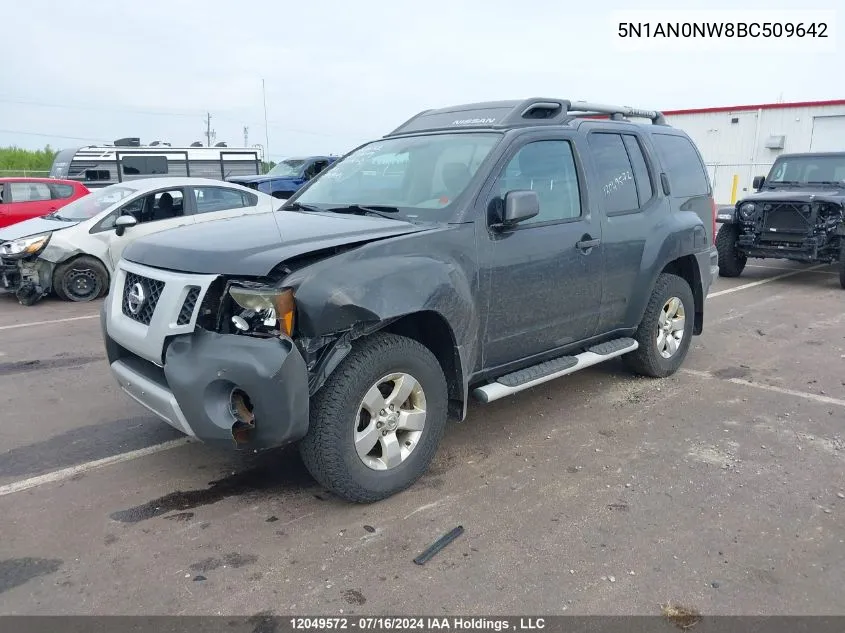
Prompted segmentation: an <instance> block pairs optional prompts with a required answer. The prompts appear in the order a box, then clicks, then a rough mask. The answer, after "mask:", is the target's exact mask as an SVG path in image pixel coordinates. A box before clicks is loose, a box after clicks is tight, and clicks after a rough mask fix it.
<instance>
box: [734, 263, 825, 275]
mask: <svg viewBox="0 0 845 633" xmlns="http://www.w3.org/2000/svg"><path fill="white" fill-rule="evenodd" d="M745 267H746V268H766V269H768V270H796V269H795V268H786V267H785V266H765V265H763V264H746V266H745ZM801 272H802V273H816V274H817V275H838V274H839V273H838V272H834V271H832V270H810V269H809V268H808V269H806V270H802V271H801Z"/></svg>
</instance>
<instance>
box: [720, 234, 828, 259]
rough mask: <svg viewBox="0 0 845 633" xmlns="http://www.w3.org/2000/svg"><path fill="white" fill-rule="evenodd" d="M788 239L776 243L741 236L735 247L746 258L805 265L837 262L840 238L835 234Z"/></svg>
mask: <svg viewBox="0 0 845 633" xmlns="http://www.w3.org/2000/svg"><path fill="white" fill-rule="evenodd" d="M767 237H768V236H767ZM790 237H792V239H783V240H777V241H776V240H774V239H771V238H770V239H768V240H763V239H760V237H759V236H757V235H753V234H752V235H741V236H740V237H739V238H738V239H737V243H736V245H737V248H739V249H740V250H741V251H742V252H743V253H744V254H745V255H746V256H747V257H757V258H760V259H766V258H775V259H789V260H793V261H797V262H804V263H807V264H814V263H826V264H831V263H834V262H836V261H838V260H839V245H840V238H839V236H837V235H835V234H833V235H824V234H822V235H813V236H808V237H805V236H800V237H793V236H790Z"/></svg>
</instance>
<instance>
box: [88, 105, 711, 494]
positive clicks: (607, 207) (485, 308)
mask: <svg viewBox="0 0 845 633" xmlns="http://www.w3.org/2000/svg"><path fill="white" fill-rule="evenodd" d="M629 117H636V118H645V119H648V120H649V122H647V123H645V124H643V123H634V122H632V121H630V120H629ZM374 165H390V166H391V169H390V172H391V173H390V174H386V171H387V170H385V169H381V170H378V169H373V166H374ZM385 178H386V180H385ZM714 229H715V205H714V202H713V197H712V193H711V186H710V181H709V179H708V176H707V172H706V171H705V167H704V164H703V161H702V159H701V156H700V154H699V152H698V150H697V149H696V147H695V145H694V144H693V142H692V141H691V140H690V139H689V137H688V136H687V135H686V134H684V133H683V132H682V131H680V130H678V129H675V128H672V127H671V126H669V125H668V124H667V123H666V121H665V119H664V118H663V116H662V114H661V113H660V112H655V111H648V110H635V109H632V108H627V107H616V106H603V105H596V104H589V103H584V102H570V101H567V100H559V99H527V100H522V101H517V100H514V101H500V102H489V103H477V104H470V105H463V106H456V107H449V108H444V109H437V110H427V111H424V112H421V113H420V114H418V115H416V116H414V117H413V118H411V119H410V120H408V121H407V122H405V123H404V124H403V125H401V126H400V127H399V128H397V129H396V130H394V131H393V132H392V133H390V134H388V135H386V136H385V137H383V138H381V139H378V140H375V141H373V142H370V143H367V144H365V145H362V146H361V147H359V148H357V149H355V150H353V151H351V152H350V153H348V154H347V155H346V156H344V157H342V158H341V159H339V160H338V161H337V162H335V163H334V164H333V165H332V166H331V167H329V168H328V169H327V170H325V171H324V172H323V173H322V174H321V175H319V176H318V177H317V178H315V179H313V180H312V181H310V182H309V183H308V184H307V185H306V186H304V187H303V188H302V189H301V190H300V191H298V192H297V193H296V195H294V196H293V197H292V198H290V199H289V200H288V201H287V203H286V204H285V205H283V206H282V208H281V210H280V211H278V212H275V213H270V214H264V215H261V216H252V217H248V216H244V217H241V218H237V219H233V220H220V221H215V222H209V223H206V224H203V225H197V226H191V227H185V228H177V229H171V230H168V231H165V232H163V233H159V234H157V235H155V236H152V237H144V238H140V239H138V240H136V241H135V242H133V243H132V244H131V245H130V246H129V247H128V248H127V249H126V250H125V251H124V254H123V258H122V260H121V261H120V262H119V264H118V266H117V270H116V272H115V275H114V277H113V280H112V286H111V292H110V294H109V296H108V298H107V299H106V301H105V303H104V306H103V312H102V331H103V336H104V341H105V347H106V350H107V355H108V362H109V364H110V366H111V371H112V372H113V375H114V376H115V378H116V380H117V382H118V383H119V385H120V386H121V388H122V389H123V390H124V391H125V392H126V393H127V394H128V395H129V396H131V397H132V398H134V399H135V400H136V401H137V402H139V403H141V404H142V405H144V406H145V407H147V408H148V409H149V410H150V411H152V412H154V413H155V414H156V415H158V416H159V417H161V418H162V419H164V420H165V421H166V422H168V423H169V424H171V425H172V426H174V427H175V428H177V429H180V430H181V431H182V432H184V433H185V434H187V435H190V436H194V437H196V438H198V439H199V440H202V441H204V442H208V443H211V444H217V445H221V446H230V447H233V448H248V449H250V450H252V449H266V448H271V447H277V446H282V445H286V444H290V443H296V444H298V448H299V451H300V453H301V455H302V458H303V461H304V463H305V465H306V467H307V468H308V470H309V471H310V473H311V474H312V475H313V476H314V478H315V479H316V480H317V481H318V482H319V483H321V484H322V485H323V486H325V487H326V488H328V489H329V490H331V491H333V492H334V493H336V494H337V495H339V496H340V497H342V498H344V499H347V500H350V501H356V502H372V501H375V500H378V499H382V498H385V497H388V496H390V495H392V494H394V493H397V492H399V491H400V490H403V489H405V488H407V487H408V486H410V485H412V484H413V483H414V482H415V481H416V480H417V479H418V478H419V477H420V476H421V475H422V474H423V473H424V472H425V471H426V470H427V468H428V466H429V464H430V462H431V460H432V458H433V457H434V454H435V451H436V449H437V446H438V443H439V442H440V440H441V437H442V435H443V432H444V428H445V425H446V423H447V420H449V419H452V420H457V421H461V420H463V419H464V418H465V416H466V412H467V405H468V401H469V399H470V395H473V396H474V397H475V398H476V399H477V400H479V401H481V402H483V403H490V402H494V401H496V400H498V399H500V398H504V397H507V396H512V395H514V394H517V393H518V392H520V391H522V390H524V389H528V388H530V387H533V386H534V385H538V384H541V383H544V382H547V381H550V380H553V379H555V378H558V377H561V376H565V375H567V374H571V373H573V372H576V371H579V370H581V369H583V368H585V367H589V366H591V365H594V364H596V363H600V362H603V361H607V360H609V359H612V358H615V357H621V360H622V361H623V362H624V363H625V364H626V365H627V366H628V367H629V368H630V369H631V370H632V371H634V372H636V373H639V374H642V375H645V376H653V377H664V376H668V375H670V374H672V373H674V372H675V371H676V370H677V369H678V368H679V367H680V365H681V364H682V362H683V361H684V358H685V356H686V354H687V351H688V350H689V346H690V341H691V338H692V336H693V335H698V334H700V333H701V332H702V329H703V326H704V299H705V296H706V295H707V293H708V290H709V288H710V284H711V281H712V279H713V276H714V275H715V272H716V263H717V253H716V249H715V246H714V237H715V236H714V234H715V230H714Z"/></svg>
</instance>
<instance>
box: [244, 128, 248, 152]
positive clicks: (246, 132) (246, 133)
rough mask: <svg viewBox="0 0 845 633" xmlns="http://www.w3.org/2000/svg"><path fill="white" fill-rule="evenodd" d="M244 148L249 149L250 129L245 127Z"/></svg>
mask: <svg viewBox="0 0 845 633" xmlns="http://www.w3.org/2000/svg"><path fill="white" fill-rule="evenodd" d="M244 147H249V128H248V127H247V126H244Z"/></svg>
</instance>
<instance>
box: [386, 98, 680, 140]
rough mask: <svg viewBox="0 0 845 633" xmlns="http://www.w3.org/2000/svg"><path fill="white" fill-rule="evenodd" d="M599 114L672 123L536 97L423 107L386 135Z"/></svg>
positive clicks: (649, 113) (637, 111)
mask: <svg viewBox="0 0 845 633" xmlns="http://www.w3.org/2000/svg"><path fill="white" fill-rule="evenodd" d="M596 115H608V116H609V117H610V119H611V120H614V121H625V120H627V119H626V117H636V118H646V119H650V120H651V122H652V123H653V124H655V125H668V124H667V123H666V119H665V117H664V116H663V114H662V113H661V112H658V111H657V110H644V109H641V108H632V107H630V106H615V105H604V104H599V103H590V102H587V101H570V100H569V99H544V98H537V97H535V98H531V99H522V100H511V101H485V102H481V103H470V104H465V105H457V106H450V107H446V108H439V109H429V110H423V111H422V112H419V113H417V114H416V115H414V116H413V117H411V118H410V119H408V120H407V121H405V123H403V124H402V125H400V126H399V127H397V128H396V129H395V130H393V131H392V132H390V133H389V134H387V135H385V136H388V137H389V136H394V135H399V134H409V133H413V132H422V131H435V130H437V131H440V130H447V129H456V128H458V129H467V128H478V129H501V128H510V127H519V126H528V125H564V124H566V123H569V122H570V121H573V120H574V119H577V118H581V117H589V116H596Z"/></svg>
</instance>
